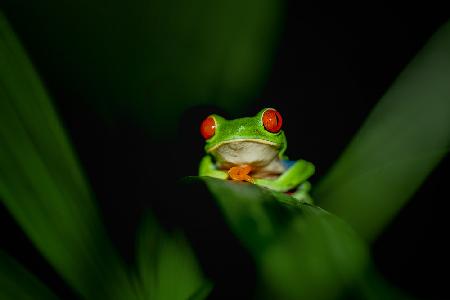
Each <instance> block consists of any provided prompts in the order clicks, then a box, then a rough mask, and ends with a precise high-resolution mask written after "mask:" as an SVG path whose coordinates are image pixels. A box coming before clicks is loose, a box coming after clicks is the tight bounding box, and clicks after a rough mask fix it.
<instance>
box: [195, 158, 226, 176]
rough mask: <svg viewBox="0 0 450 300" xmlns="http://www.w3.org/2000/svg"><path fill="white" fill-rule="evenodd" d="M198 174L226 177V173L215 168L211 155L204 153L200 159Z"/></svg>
mask: <svg viewBox="0 0 450 300" xmlns="http://www.w3.org/2000/svg"><path fill="white" fill-rule="evenodd" d="M198 174H199V175H200V176H210V177H215V178H219V179H227V178H228V173H227V172H226V171H223V170H217V168H216V165H215V164H214V163H213V161H212V158H211V156H209V155H205V156H204V157H203V158H202V160H201V161H200V166H199V172H198Z"/></svg>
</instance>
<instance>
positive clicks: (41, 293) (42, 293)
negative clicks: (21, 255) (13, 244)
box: [0, 251, 57, 300]
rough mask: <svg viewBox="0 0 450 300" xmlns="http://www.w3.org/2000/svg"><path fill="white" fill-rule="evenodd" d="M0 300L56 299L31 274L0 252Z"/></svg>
mask: <svg viewBox="0 0 450 300" xmlns="http://www.w3.org/2000/svg"><path fill="white" fill-rule="evenodd" d="M0 299H4V300H9V299H11V300H13V299H14V300H25V299H29V300H32V299H46V300H56V299H57V297H56V296H55V295H53V293H52V292H51V291H50V290H49V289H48V288H47V287H46V286H45V285H43V284H42V283H41V282H40V281H39V280H38V279H36V278H35V277H34V276H33V275H32V274H31V273H29V272H28V271H27V270H25V269H24V268H23V267H22V266H21V265H19V264H18V263H17V262H16V261H14V260H13V259H12V258H11V257H9V256H8V255H7V254H6V253H3V252H2V251H0Z"/></svg>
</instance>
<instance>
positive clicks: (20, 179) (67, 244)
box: [0, 14, 136, 299]
mask: <svg viewBox="0 0 450 300" xmlns="http://www.w3.org/2000/svg"><path fill="white" fill-rule="evenodd" d="M0 200H2V201H3V204H4V205H5V206H6V208H7V209H8V210H9V212H10V213H11V214H12V216H13V217H14V218H15V220H16V221H17V223H18V224H19V225H20V226H21V227H22V229H23V230H24V232H25V233H26V234H27V235H28V237H29V238H30V239H31V240H32V242H33V243H34V245H35V246H36V247H37V248H38V249H39V250H40V252H41V253H42V254H43V255H44V256H45V257H46V259H47V260H48V261H49V262H50V263H51V264H52V265H53V267H54V268H55V269H56V270H57V271H58V272H59V273H60V274H61V275H62V276H63V277H64V278H65V279H66V280H67V281H68V283H69V284H71V285H72V286H73V287H74V288H75V290H77V291H78V292H79V293H80V294H81V295H83V296H84V297H86V298H89V299H119V298H120V299H133V298H135V295H136V293H135V290H134V287H133V286H132V285H131V283H130V281H129V279H128V275H127V274H126V272H125V270H124V267H123V266H122V263H121V261H120V260H119V258H118V256H117V254H116V252H115V251H114V250H113V247H112V245H111V243H110V241H109V240H108V238H107V236H106V233H105V230H104V228H103V226H102V224H101V222H100V218H99V214H98V211H97V208H96V206H95V204H94V202H93V201H92V195H91V192H90V191H89V189H88V187H87V184H86V182H85V180H84V177H83V174H82V172H81V171H80V169H79V167H78V163H77V161H76V159H75V156H74V154H73V152H72V150H71V147H70V145H69V143H68V141H67V139H66V136H65V134H64V130H63V129H62V127H61V124H60V122H59V120H58V118H57V116H56V114H55V111H54V109H53V107H52V105H51V103H50V100H49V98H48V96H47V94H46V92H45V90H44V88H43V87H42V85H41V83H40V81H39V79H38V77H37V75H36V73H35V72H34V70H33V67H32V65H31V63H30V62H29V60H28V58H27V57H26V55H25V53H24V51H23V49H22V48H21V46H20V44H19V42H18V41H17V39H16V38H15V36H14V34H13V32H12V31H11V29H10V28H9V26H8V24H7V22H6V20H5V18H4V17H3V16H2V15H1V14H0Z"/></svg>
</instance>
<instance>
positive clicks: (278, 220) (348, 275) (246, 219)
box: [184, 177, 369, 299]
mask: <svg viewBox="0 0 450 300" xmlns="http://www.w3.org/2000/svg"><path fill="white" fill-rule="evenodd" d="M184 183H185V184H187V185H200V186H201V187H202V186H204V187H205V188H206V189H208V190H209V191H210V194H211V198H212V199H215V201H216V202H217V204H218V205H219V207H220V209H221V211H222V213H223V217H224V219H225V220H226V221H227V223H228V224H229V226H230V228H231V229H232V231H233V232H234V233H235V234H236V236H237V237H238V238H239V239H240V240H241V242H242V243H243V245H244V246H245V247H246V248H247V249H249V251H250V253H251V254H252V255H253V256H254V258H255V260H256V261H257V265H258V266H259V268H260V270H259V271H260V274H261V278H262V283H261V288H262V289H261V291H259V292H260V294H259V295H258V299H336V298H337V297H338V296H340V295H341V294H342V293H343V291H344V289H346V288H348V287H349V286H351V285H352V284H353V283H354V282H357V280H358V278H359V276H361V274H362V273H363V271H364V270H365V268H366V267H367V265H368V263H369V257H368V253H367V249H366V248H365V245H364V243H362V242H361V240H360V239H359V238H358V237H357V235H356V234H355V233H354V232H353V231H352V229H351V228H350V227H349V226H347V225H346V224H345V223H344V222H342V221H341V220H339V219H338V218H337V217H335V216H333V215H331V214H329V213H327V212H326V211H324V210H322V209H321V208H319V207H316V206H312V205H308V204H301V203H298V202H297V201H296V200H294V198H292V197H290V196H287V195H285V194H282V193H278V192H271V191H269V190H267V189H263V188H260V187H258V186H256V185H252V184H247V183H238V182H232V181H226V180H219V179H215V178H209V177H189V178H187V179H185V180H184ZM193 196H194V197H195V195H193Z"/></svg>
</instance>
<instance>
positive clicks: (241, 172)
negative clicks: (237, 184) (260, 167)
mask: <svg viewBox="0 0 450 300" xmlns="http://www.w3.org/2000/svg"><path fill="white" fill-rule="evenodd" d="M251 171H252V167H251V166H250V165H241V166H235V167H232V168H230V170H228V175H230V178H231V179H232V180H237V181H248V182H252V183H253V178H252V177H251V176H250V175H249V173H250V172H251Z"/></svg>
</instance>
